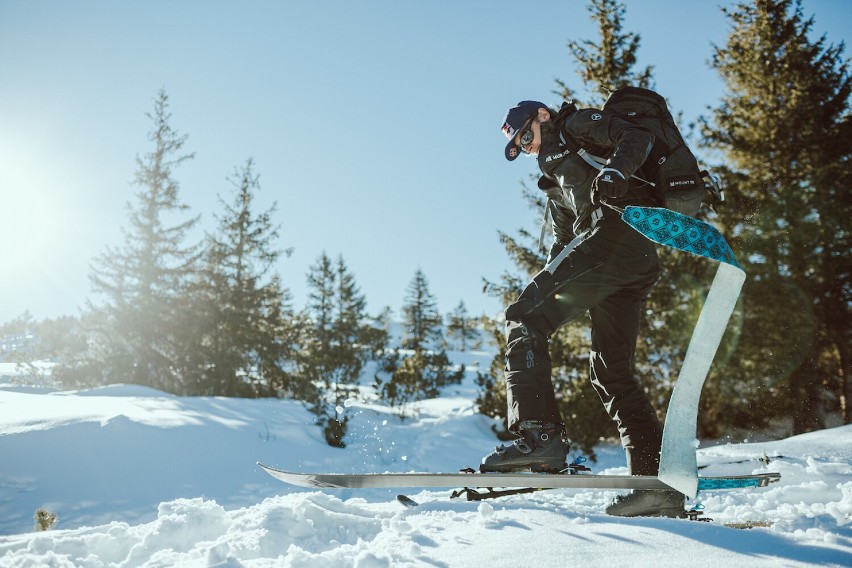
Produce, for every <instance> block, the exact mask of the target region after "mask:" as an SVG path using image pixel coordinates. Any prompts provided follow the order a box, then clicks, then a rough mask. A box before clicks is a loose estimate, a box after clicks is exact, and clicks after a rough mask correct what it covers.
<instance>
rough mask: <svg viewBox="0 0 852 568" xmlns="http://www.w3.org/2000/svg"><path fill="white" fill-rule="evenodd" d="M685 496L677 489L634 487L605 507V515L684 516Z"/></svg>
mask: <svg viewBox="0 0 852 568" xmlns="http://www.w3.org/2000/svg"><path fill="white" fill-rule="evenodd" d="M685 499H686V497H685V496H684V495H683V493H680V492H678V491H652V490H649V489H636V490H634V491H633V492H632V493H628V494H627V495H620V496H618V497H616V499H615V500H614V501H613V502H612V504H610V506H609V507H607V508H606V514H607V515H613V516H616V517H672V518H681V517H685V516H686V512H685V511H684V508H683V507H684V504H685Z"/></svg>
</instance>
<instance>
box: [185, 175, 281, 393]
mask: <svg viewBox="0 0 852 568" xmlns="http://www.w3.org/2000/svg"><path fill="white" fill-rule="evenodd" d="M229 181H230V182H231V185H232V187H233V191H232V195H231V198H230V201H226V200H225V199H223V198H222V197H221V196H220V197H219V202H220V206H221V210H222V213H221V214H220V215H217V216H216V220H217V221H218V227H217V230H216V232H215V233H213V234H211V235H209V236H208V240H207V250H206V255H205V270H204V274H203V281H202V284H201V286H199V288H198V291H201V292H202V293H201V294H196V296H195V298H196V306H197V309H196V310H195V315H196V320H195V321H196V322H197V323H199V324H200V326H199V327H198V328H197V329H196V330H194V332H195V333H194V334H195V336H196V337H199V338H202V342H201V345H199V346H198V348H197V349H194V350H193V352H192V353H188V354H187V355H188V357H187V358H188V359H189V360H195V361H196V364H194V365H193V369H192V372H191V375H192V377H193V379H194V386H195V388H193V394H208V395H219V396H259V395H267V396H268V395H271V394H274V393H276V392H278V389H292V388H294V384H293V377H292V376H291V375H290V374H289V373H287V372H286V371H285V370H284V368H283V366H284V364H285V361H286V360H288V359H290V358H291V356H292V353H291V349H292V343H291V341H292V323H291V322H292V319H293V313H292V308H291V307H290V295H289V291H288V290H286V289H284V288H283V287H282V284H281V280H280V277H279V276H278V275H277V274H274V273H272V271H273V269H274V266H275V263H276V262H277V261H278V259H279V258H280V256H281V254H282V252H284V251H281V250H280V249H278V248H276V247H275V245H274V243H275V241H276V240H277V238H278V227H277V226H276V225H274V223H273V220H272V219H273V215H274V213H275V210H276V207H277V204H273V205H272V207H270V208H269V209H268V210H266V211H264V212H261V213H256V212H255V211H254V203H255V199H256V194H257V192H258V191H260V182H259V176H258V175H257V174H255V172H254V162H253V160H251V159H248V160H246V162H245V164H244V165H243V166H241V167H239V168H236V169H235V171H234V174H233V176H231V177H230V178H229Z"/></svg>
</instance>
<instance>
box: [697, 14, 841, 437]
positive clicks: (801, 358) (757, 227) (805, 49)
mask: <svg viewBox="0 0 852 568" xmlns="http://www.w3.org/2000/svg"><path fill="white" fill-rule="evenodd" d="M725 14H726V15H727V16H728V18H729V19H730V21H731V24H732V28H731V31H730V33H729V36H728V40H727V43H726V45H725V46H722V47H717V48H716V49H715V53H714V55H713V60H712V66H713V68H714V69H716V70H717V71H718V72H719V74H720V75H721V77H722V79H723V80H724V82H725V85H726V94H725V96H724V98H723V100H722V101H721V103H720V104H719V105H718V106H717V107H716V108H715V109H714V110H713V113H712V116H711V117H710V118H709V119H707V120H705V121H704V125H703V126H704V128H703V130H704V137H705V141H706V143H707V144H708V145H709V146H710V147H711V148H713V149H714V150H717V151H720V152H721V153H722V155H723V156H724V159H725V162H726V164H727V166H728V170H727V175H726V178H727V182H728V187H729V190H728V203H729V204H728V206H727V207H726V208H725V209H723V210H722V211H720V220H721V221H722V222H723V223H724V224H725V225H726V226H727V227H728V228H729V229H730V232H731V233H733V234H734V235H735V237H734V239H733V241H734V242H733V246H734V249H735V250H736V251H737V252H738V257H739V258H740V259H741V261H742V262H743V263H744V265H745V270H746V272H747V273H748V275H749V279H748V280H747V282H746V285H745V287H744V289H743V305H744V319H743V325H742V332H741V334H740V336H739V338H738V344H737V345H736V346H735V347H736V351H735V353H733V356H732V357H731V358H730V360H729V362H728V365H727V368H726V375H728V376H729V377H731V379H732V380H731V381H729V384H728V391H729V396H726V397H721V398H720V399H719V400H713V401H707V404H706V405H705V403H704V401H702V404H703V405H705V406H707V408H706V409H705V410H707V411H708V412H712V413H713V414H715V415H716V416H717V417H725V416H728V415H738V416H741V417H742V419H743V420H744V421H745V422H746V424H752V425H760V423H762V422H763V421H764V420H765V419H767V418H772V417H776V416H792V417H793V432H794V433H801V432H806V431H809V430H813V429H816V428H820V427H823V426H824V412H825V410H826V409H827V408H829V409H830V408H831V405H833V404H837V403H834V402H833V401H834V400H836V401H838V402H839V405H840V409H841V410H842V411H843V413H844V419H845V421H846V422H849V421H850V420H852V416H850V406H849V405H850V385H849V376H848V374H849V369H850V349H849V347H850V345H852V335H851V334H852V332H850V326H849V324H848V322H849V321H850V305H852V304H850V290H852V282H850V279H852V275H851V273H852V264H850V261H849V258H850V257H849V250H850V248H852V242H850V241H851V239H850V231H849V229H848V227H849V218H850V215H852V200H850V199H849V197H848V192H849V187H850V185H852V184H850V182H852V172H851V171H850V169H849V162H850V152H852V150H850V148H852V120H850V113H849V94H850V88H852V85H850V76H849V68H848V64H849V60H848V59H846V58H844V57H843V55H842V54H843V51H844V45H843V44H840V45H839V46H835V45H831V44H829V43H828V42H827V40H826V38H825V36H822V37H819V38H817V39H815V40H812V39H811V37H810V36H811V34H812V33H813V24H814V20H813V18H806V17H805V16H804V13H803V9H802V3H801V2H799V1H795V0H757V1H756V2H750V3H741V4H738V5H736V6H735V7H734V8H733V9H731V10H725ZM742 385H748V391H749V392H746V393H745V396H743V392H742V391H743V386H742ZM743 398H745V399H746V400H748V401H750V402H749V404H747V405H742V404H737V401H739V400H742V399H743Z"/></svg>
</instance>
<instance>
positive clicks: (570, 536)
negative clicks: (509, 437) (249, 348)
mask: <svg viewBox="0 0 852 568" xmlns="http://www.w3.org/2000/svg"><path fill="white" fill-rule="evenodd" d="M452 357H453V359H454V361H456V362H457V363H465V364H466V365H468V366H469V369H470V370H469V373H468V379H467V380H466V382H465V383H464V384H463V385H460V386H457V387H449V388H448V389H446V390H445V393H444V394H445V396H443V397H441V398H439V399H435V400H430V401H424V402H423V403H421V404H420V405H419V414H418V415H417V416H414V417H410V418H407V419H405V420H400V419H399V418H398V417H397V416H396V415H395V414H394V413H393V412H392V411H391V410H390V409H388V408H386V407H383V406H381V405H379V404H375V403H372V404H367V403H363V402H356V401H350V402H349V403H347V405H346V408H345V409H344V411H345V412H346V413H347V414H349V416H350V417H351V422H350V424H351V427H350V431H349V435H348V436H347V442H348V447H347V448H346V449H345V450H340V449H336V448H330V447H329V446H327V445H326V444H325V442H324V441H323V440H322V437H321V432H320V431H319V428H317V427H316V426H314V425H313V420H312V418H311V416H310V414H308V413H307V412H306V411H305V410H304V408H303V407H302V405H300V404H299V403H295V402H292V401H281V400H240V399H226V398H214V397H209V398H182V397H176V396H172V395H169V394H166V393H162V392H159V391H155V390H152V389H148V388H145V387H138V386H130V385H113V386H109V387H102V388H97V389H90V390H86V391H74V392H68V391H66V392H49V391H45V390H39V389H34V388H30V387H15V386H12V385H9V384H6V385H0V535H3V536H0V567H7V566H8V567H13V566H14V567H24V566H27V567H28V566H56V567H64V566H74V567H78V566H81V567H105V566H122V567H124V566H127V567H135V566H173V565H175V566H223V567H237V566H294V567H296V566H299V567H310V568H314V567H335V568H337V567H341V566H343V567H346V566H354V567H360V568H372V567H396V566H446V567H452V566H471V565H487V566H493V567H501V566H511V567H518V566H569V565H574V564H581V565H586V566H604V565H607V566H613V565H620V566H631V567H632V566H654V567H660V566H680V567H683V566H689V565H695V564H699V563H700V564H706V565H722V563H724V564H726V565H728V564H736V565H737V566H761V567H762V566H785V567H787V566H852V426H843V427H838V428H834V429H830V430H825V431H821V432H814V433H811V434H805V435H802V436H796V437H793V438H788V439H786V440H779V441H771V442H761V443H746V444H724V445H718V446H711V447H707V448H703V449H701V450H699V452H698V462H699V465H701V466H706V467H703V468H702V470H701V474H702V475H742V474H750V473H758V472H766V471H777V472H780V473H781V474H782V480H781V482H779V483H776V484H773V485H772V486H770V487H766V488H760V489H746V490H728V491H713V492H705V493H702V494H700V495H699V496H698V500H697V501H698V502H700V503H701V505H703V507H704V511H705V516H706V517H710V518H712V519H713V520H714V521H713V522H712V523H705V522H695V521H687V520H681V519H652V518H636V519H618V518H613V517H608V516H606V515H605V514H604V513H603V509H604V507H605V506H606V504H607V503H608V502H609V500H610V499H612V498H613V497H614V496H615V495H616V494H617V493H616V492H613V491H592V490H586V491H583V490H552V491H544V492H539V493H535V494H531V495H521V496H513V497H506V498H501V499H498V500H493V501H484V502H479V503H476V502H467V501H464V500H460V499H453V500H450V499H449V493H450V492H449V491H443V490H441V491H422V490H420V489H410V490H405V489H400V490H326V491H316V490H307V489H299V488H295V487H290V486H287V485H285V484H282V483H281V482H279V481H277V480H275V479H273V478H271V477H270V476H268V475H267V474H265V473H264V472H263V471H262V470H260V468H258V467H256V466H255V465H254V464H255V462H256V461H261V462H263V463H268V464H270V465H273V466H276V467H280V468H282V469H291V470H302V471H335V472H367V471H455V470H457V469H458V468H459V467H463V466H465V465H476V463H477V462H478V461H479V458H480V457H481V456H482V455H484V454H485V453H486V452H487V451H489V450H490V448H491V447H492V446H493V445H495V444H496V443H498V442H497V441H496V440H495V439H494V436H493V434H492V433H491V431H490V426H491V424H492V423H493V422H492V421H491V420H489V419H487V418H485V417H483V416H481V415H477V414H475V412H474V408H473V402H472V401H473V397H474V396H475V392H476V387H475V386H473V378H474V377H475V371H474V370H473V369H471V368H470V366H471V365H472V364H474V363H478V364H479V366H480V367H481V368H487V366H488V364H489V362H490V357H491V354H490V353H474V354H470V353H465V354H462V353H454V354H452ZM0 370H2V369H0ZM365 376H366V374H365ZM369 376H372V375H369ZM597 452H598V454H599V461H598V463H597V464H591V465H592V467H593V468H594V469H595V471H596V472H600V473H613V474H614V473H625V471H626V470H625V468H624V458H623V453H622V451H621V449H620V448H617V447H614V446H607V445H603V446H601V447H600V448H598V450H597ZM763 456H766V457H768V458H769V463H768V464H767V463H764V462H763V461H761V459H760V458H762V457H763ZM402 492H406V493H407V494H408V495H409V496H411V497H412V498H413V499H414V500H416V501H417V502H419V503H420V506H418V507H416V508H414V509H405V508H403V507H402V506H401V505H400V504H399V503H397V502H396V500H395V496H396V494H397V493H402ZM690 504H692V503H690ZM38 507H45V508H47V509H49V510H51V511H53V512H55V513H57V515H58V516H59V522H58V524H57V526H56V528H54V529H53V530H51V531H47V532H28V531H32V530H33V527H32V525H33V513H34V511H35V509H36V508H38ZM746 520H748V521H763V522H771V523H772V524H771V526H769V527H761V528H753V529H748V530H738V529H733V528H728V527H725V526H724V523H732V522H740V521H746Z"/></svg>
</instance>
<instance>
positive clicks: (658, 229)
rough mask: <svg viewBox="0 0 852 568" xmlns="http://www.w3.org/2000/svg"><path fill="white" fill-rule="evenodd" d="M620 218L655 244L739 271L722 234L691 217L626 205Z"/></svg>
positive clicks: (651, 208) (653, 208)
mask: <svg viewBox="0 0 852 568" xmlns="http://www.w3.org/2000/svg"><path fill="white" fill-rule="evenodd" d="M621 218H622V219H623V220H624V222H625V223H627V224H628V225H630V226H631V227H633V228H634V229H636V230H637V231H639V232H640V233H642V234H643V235H645V236H646V237H648V238H649V239H650V240H652V241H654V242H655V243H659V244H661V245H665V246H667V247H672V248H676V249H678V250H683V251H686V252H690V253H692V254H697V255H698V256H705V257H707V258H711V259H713V260H717V261H719V262H725V263H727V264H731V265H733V266H736V267H737V268H742V267H741V266H740V265H739V263H738V262H737V259H736V257H735V256H734V252H733V251H732V250H731V247H729V246H728V243H727V242H725V238H724V237H723V236H722V234H721V233H720V232H719V231H718V230H717V229H716V228H715V227H713V226H712V225H709V224H707V223H704V222H703V221H699V220H698V219H695V218H694V217H687V216H686V215H681V214H680V213H675V212H674V211H670V210H669V209H661V208H657V207H636V206H633V205H630V206H628V207H626V208H625V209H624V213H623V214H622V216H621Z"/></svg>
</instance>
